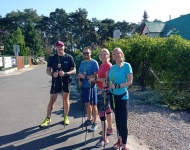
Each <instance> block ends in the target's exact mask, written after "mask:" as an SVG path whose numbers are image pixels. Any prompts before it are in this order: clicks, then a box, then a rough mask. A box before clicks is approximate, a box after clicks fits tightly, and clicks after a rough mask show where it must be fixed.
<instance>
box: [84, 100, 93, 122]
mask: <svg viewBox="0 0 190 150" xmlns="http://www.w3.org/2000/svg"><path fill="white" fill-rule="evenodd" d="M85 106H86V110H87V115H88V120H92V107H91V105H90V102H87V103H85Z"/></svg>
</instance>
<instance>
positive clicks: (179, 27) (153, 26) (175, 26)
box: [141, 14, 190, 40]
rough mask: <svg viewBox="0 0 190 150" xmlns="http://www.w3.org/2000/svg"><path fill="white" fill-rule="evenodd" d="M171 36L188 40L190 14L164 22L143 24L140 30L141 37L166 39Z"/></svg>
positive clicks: (189, 35) (189, 34)
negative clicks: (174, 35)
mask: <svg viewBox="0 0 190 150" xmlns="http://www.w3.org/2000/svg"><path fill="white" fill-rule="evenodd" d="M172 34H177V35H180V36H181V37H182V38H184V39H187V40H190V14H187V15H181V16H180V17H178V18H175V19H172V20H169V21H166V22H145V23H144V24H143V26H142V29H141V35H149V36H152V37H156V36H160V37H167V36H170V35H172Z"/></svg>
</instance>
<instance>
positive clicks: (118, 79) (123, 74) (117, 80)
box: [108, 62, 133, 100]
mask: <svg viewBox="0 0 190 150" xmlns="http://www.w3.org/2000/svg"><path fill="white" fill-rule="evenodd" d="M132 73H133V71H132V67H131V65H130V64H129V63H127V62H123V66H122V67H121V68H119V66H118V65H117V64H115V65H113V66H112V67H111V69H110V71H109V74H108V78H109V81H110V83H113V84H122V83H124V82H127V74H132ZM127 88H128V87H127V86H126V87H122V88H119V89H117V88H116V89H111V88H110V92H111V93H112V94H114V95H122V94H124V93H125V92H126V95H125V96H123V97H122V99H123V100H128V99H129V93H128V90H127Z"/></svg>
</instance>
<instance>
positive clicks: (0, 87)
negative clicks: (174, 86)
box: [0, 65, 148, 150]
mask: <svg viewBox="0 0 190 150" xmlns="http://www.w3.org/2000/svg"><path fill="white" fill-rule="evenodd" d="M45 69H46V65H40V66H30V67H27V68H24V69H21V70H18V71H13V72H11V73H8V74H0V149H4V150H39V149H43V150H58V149H63V150H95V149H103V148H96V147H95V144H96V143H97V142H98V140H99V138H100V137H101V136H100V135H99V132H100V130H101V129H100V122H98V123H99V128H98V130H97V131H95V132H94V133H88V132H87V134H86V130H85V128H81V127H79V126H80V124H81V123H82V108H83V107H82V106H83V105H82V103H81V100H80V93H79V92H78V91H77V88H76V87H77V83H76V81H75V80H74V77H73V82H72V88H71V96H70V104H71V105H70V111H69V120H70V124H69V125H68V126H65V127H64V125H63V107H62V97H61V95H59V96H58V99H57V102H56V104H55V107H54V110H53V112H52V122H51V124H50V125H49V127H48V128H43V129H41V128H39V124H40V123H41V122H42V121H43V120H44V118H45V116H46V109H47V104H48V101H49V90H50V85H51V77H50V76H48V75H46V73H45ZM113 126H114V128H115V124H114V122H113ZM85 135H87V136H86V138H85ZM85 139H86V140H85ZM116 139H117V138H116V134H114V135H112V136H109V141H110V142H109V144H108V145H106V146H105V149H106V150H109V149H112V148H111V147H112V145H113V144H114V143H115V142H116ZM127 146H128V147H129V149H130V150H148V147H147V146H146V145H144V144H142V143H139V142H138V141H137V140H135V137H134V136H133V135H129V138H128V143H127Z"/></svg>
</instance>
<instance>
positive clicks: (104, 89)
mask: <svg viewBox="0 0 190 150" xmlns="http://www.w3.org/2000/svg"><path fill="white" fill-rule="evenodd" d="M103 134H104V135H103V138H104V139H103V140H105V137H106V87H105V88H104V133H103ZM104 149H105V143H104Z"/></svg>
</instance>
